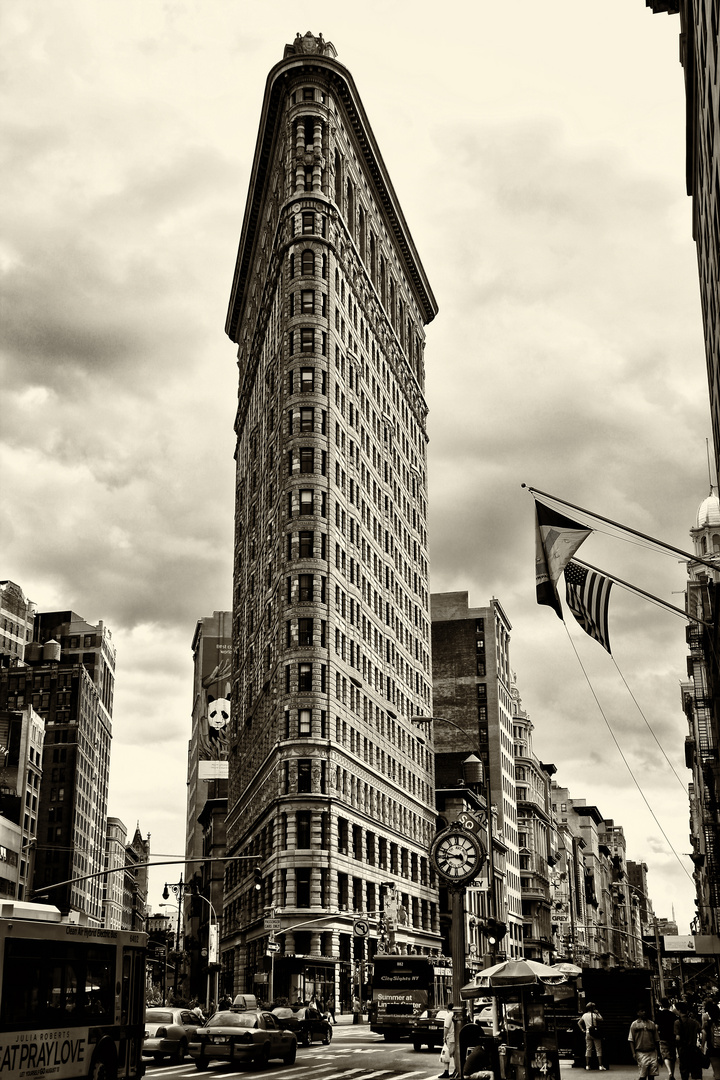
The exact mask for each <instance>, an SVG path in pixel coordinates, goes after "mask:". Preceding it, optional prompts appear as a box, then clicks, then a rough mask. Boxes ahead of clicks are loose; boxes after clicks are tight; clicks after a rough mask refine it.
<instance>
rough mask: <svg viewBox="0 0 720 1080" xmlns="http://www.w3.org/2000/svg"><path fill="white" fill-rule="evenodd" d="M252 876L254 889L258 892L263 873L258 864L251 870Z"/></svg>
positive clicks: (261, 883) (260, 887)
mask: <svg viewBox="0 0 720 1080" xmlns="http://www.w3.org/2000/svg"><path fill="white" fill-rule="evenodd" d="M253 878H254V881H255V889H256V891H257V892H260V890H261V889H262V886H263V873H262V869H261V868H260V867H259V866H256V867H255V869H254V870H253Z"/></svg>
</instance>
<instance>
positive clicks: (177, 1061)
mask: <svg viewBox="0 0 720 1080" xmlns="http://www.w3.org/2000/svg"><path fill="white" fill-rule="evenodd" d="M186 1054H187V1043H186V1042H185V1040H184V1039H181V1040H180V1042H179V1043H178V1048H177V1050H176V1051H175V1053H174V1054H173V1064H174V1065H182V1063H183V1061H184V1060H185V1055H186Z"/></svg>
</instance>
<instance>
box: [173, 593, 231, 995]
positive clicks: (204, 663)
mask: <svg viewBox="0 0 720 1080" xmlns="http://www.w3.org/2000/svg"><path fill="white" fill-rule="evenodd" d="M231 635H232V613H231V612H230V611H214V612H213V613H212V615H209V616H206V617H205V618H202V619H198V621H197V625H196V627H195V633H194V634H193V640H192V655H193V704H192V728H191V734H190V747H189V753H188V781H187V784H188V786H187V822H186V826H185V856H186V858H187V859H188V860H195V861H188V864H187V867H186V870H185V877H186V880H188V881H189V880H191V879H192V880H193V888H194V890H195V894H196V895H195V896H194V898H193V899H192V900H190V898H188V900H187V902H186V903H185V905H184V908H183V921H184V933H185V938H186V946H185V948H186V952H187V953H188V955H189V958H190V962H189V968H190V971H189V979H190V985H189V993H190V996H191V997H198V998H201V999H203V998H204V997H205V995H206V988H207V985H208V965H209V964H210V963H211V961H210V959H209V958H210V956H211V955H212V956H214V953H215V948H214V943H213V947H212V948H211V943H210V936H211V933H214V931H211V929H210V927H211V926H212V925H213V924H214V923H215V921H216V918H219V916H220V915H221V914H222V907H223V871H224V863H223V861H222V858H223V856H224V854H225V817H226V815H227V784H228V782H227V775H228V735H229V731H230V728H229V724H230V693H231V675H230V671H231V664H230V661H231V652H232V636H231ZM199 859H203V860H204V861H203V862H198V861H197V860H199Z"/></svg>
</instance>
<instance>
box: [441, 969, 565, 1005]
mask: <svg viewBox="0 0 720 1080" xmlns="http://www.w3.org/2000/svg"><path fill="white" fill-rule="evenodd" d="M564 982H567V976H566V975H564V974H563V973H562V972H560V971H558V970H557V968H554V967H548V966H547V964H541V963H539V962H538V961H537V960H503V961H502V962H501V963H499V964H494V965H493V966H492V967H489V968H485V970H484V971H479V972H478V973H477V975H476V976H475V978H474V979H473V981H472V982H470V983H468V984H467V986H463V988H462V990H461V991H460V997H462V998H465V999H467V998H476V997H481V996H482V995H483V994H486V993H487V992H488V990H502V989H503V988H505V987H507V988H508V989H514V988H515V987H523V986H536V985H537V984H538V983H545V984H547V985H549V986H557V985H558V984H559V983H564Z"/></svg>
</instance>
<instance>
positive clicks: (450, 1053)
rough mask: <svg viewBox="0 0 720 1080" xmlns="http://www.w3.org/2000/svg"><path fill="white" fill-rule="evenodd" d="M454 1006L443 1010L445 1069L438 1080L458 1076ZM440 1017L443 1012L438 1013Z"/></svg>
mask: <svg viewBox="0 0 720 1080" xmlns="http://www.w3.org/2000/svg"><path fill="white" fill-rule="evenodd" d="M454 1008H455V1006H454V1005H448V1007H447V1009H444V1010H442V1015H443V1044H442V1050H441V1051H440V1064H441V1065H442V1067H443V1071H442V1072H441V1073H440V1075H439V1077H438V1080H451V1078H453V1080H454V1078H455V1077H456V1076H457V1073H456V1072H455V1023H454V1020H453V1010H454ZM437 1015H438V1016H440V1015H441V1011H438V1014H437Z"/></svg>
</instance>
